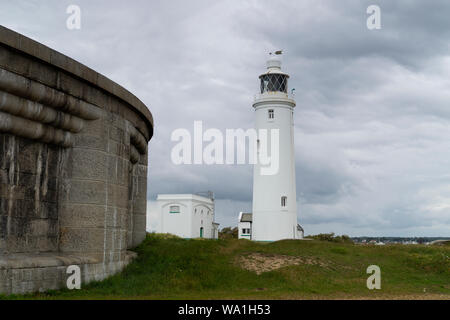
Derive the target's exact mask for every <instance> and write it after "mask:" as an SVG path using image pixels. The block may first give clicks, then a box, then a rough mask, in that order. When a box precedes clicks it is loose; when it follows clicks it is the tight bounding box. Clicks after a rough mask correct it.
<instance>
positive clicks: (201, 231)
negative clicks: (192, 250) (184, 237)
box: [200, 227, 203, 238]
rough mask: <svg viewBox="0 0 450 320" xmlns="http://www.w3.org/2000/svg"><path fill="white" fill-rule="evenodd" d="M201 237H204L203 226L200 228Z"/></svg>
mask: <svg viewBox="0 0 450 320" xmlns="http://www.w3.org/2000/svg"><path fill="white" fill-rule="evenodd" d="M200 238H203V227H201V228H200Z"/></svg>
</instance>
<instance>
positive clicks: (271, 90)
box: [251, 51, 303, 241]
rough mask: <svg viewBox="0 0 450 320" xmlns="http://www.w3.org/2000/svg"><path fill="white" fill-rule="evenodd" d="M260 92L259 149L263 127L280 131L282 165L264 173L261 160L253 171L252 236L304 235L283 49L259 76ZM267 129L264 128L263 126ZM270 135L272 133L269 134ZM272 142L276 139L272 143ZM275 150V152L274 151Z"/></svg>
mask: <svg viewBox="0 0 450 320" xmlns="http://www.w3.org/2000/svg"><path fill="white" fill-rule="evenodd" d="M259 79H260V81H261V86H260V94H258V95H257V97H256V99H255V102H254V103H253V108H254V109H255V129H256V131H257V132H258V146H257V150H258V153H260V152H261V150H260V148H262V146H260V141H261V142H262V141H264V140H267V141H270V139H261V136H260V133H259V132H261V130H260V129H267V131H266V132H270V131H271V130H273V129H278V132H279V148H278V151H279V158H278V159H279V166H278V170H277V172H275V173H274V174H264V173H263V172H262V170H261V167H264V164H261V163H260V162H259V161H258V163H257V164H255V165H254V171H253V214H252V216H253V217H252V220H253V221H252V235H251V239H252V240H256V241H277V240H281V239H301V238H302V236H303V229H302V228H301V227H300V225H298V223H297V201H296V198H297V197H296V187H295V159H294V154H295V150H294V119H293V117H294V107H295V101H294V99H293V97H292V94H288V79H289V75H288V74H286V73H284V72H283V71H281V52H280V51H278V52H276V53H275V54H271V56H270V58H269V60H268V61H267V71H266V72H265V73H263V74H262V75H260V76H259ZM263 131H264V130H263ZM268 136H270V134H268ZM270 144H272V143H270ZM268 148H269V150H270V152H268V155H269V156H271V158H272V159H274V157H276V155H274V154H273V152H276V149H277V148H274V146H272V145H269V146H268ZM271 153H272V154H271Z"/></svg>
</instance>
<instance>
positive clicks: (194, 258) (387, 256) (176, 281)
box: [10, 234, 450, 299]
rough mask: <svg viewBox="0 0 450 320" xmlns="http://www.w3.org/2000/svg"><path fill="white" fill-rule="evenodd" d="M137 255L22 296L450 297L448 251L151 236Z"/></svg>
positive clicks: (71, 297)
mask: <svg viewBox="0 0 450 320" xmlns="http://www.w3.org/2000/svg"><path fill="white" fill-rule="evenodd" d="M135 251H136V252H137V253H138V258H137V259H136V260H135V261H134V262H133V263H131V264H130V265H129V266H128V267H127V268H126V269H125V270H124V271H123V272H122V273H121V274H118V275H116V276H113V277H111V278H109V279H107V280H105V281H102V282H96V283H91V284H89V285H86V286H84V287H83V288H82V289H81V290H73V291H69V290H60V291H54V292H49V293H45V294H35V295H28V296H25V298H31V299H310V298H311V299H317V298H323V299H328V298H329V299H341V298H344V299H346V298H350V299H354V298H356V299H358V298H363V299H365V298H374V299H383V298H401V299H409V298H414V299H426V298H440V299H450V247H449V246H436V247H435V246H424V245H407V246H406V245H387V246H362V245H354V244H341V243H332V242H324V241H316V240H314V241H291V240H286V241H279V242H274V243H254V242H250V241H247V240H234V239H230V240H185V239H179V238H170V237H166V236H162V235H155V234H152V235H148V237H147V239H146V240H145V241H144V242H143V243H142V244H141V245H140V246H139V247H138V248H136V249H135ZM289 264H290V265H289ZM372 264H375V265H378V266H379V267H380V268H381V290H368V289H367V287H366V279H367V277H368V276H369V275H368V274H366V268H367V267H368V266H369V265H372ZM283 265H285V266H283ZM280 266H281V267H280ZM244 267H245V268H248V269H251V270H253V271H251V270H246V269H244ZM277 267H279V268H278V269H274V270H272V271H268V270H270V269H271V268H272V269H273V268H277ZM264 268H266V269H264ZM258 273H259V274H258ZM10 298H20V299H22V298H24V297H23V296H21V297H19V296H16V297H10Z"/></svg>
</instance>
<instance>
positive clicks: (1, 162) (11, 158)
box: [0, 27, 153, 293]
mask: <svg viewBox="0 0 450 320" xmlns="http://www.w3.org/2000/svg"><path fill="white" fill-rule="evenodd" d="M152 135H153V118H152V115H151V113H150V112H149V110H148V109H147V107H146V106H145V105H144V104H143V103H142V102H141V101H140V100H139V99H138V98H136V97H135V96H134V95H132V94H131V93H130V92H128V91H127V90H125V89H124V88H122V87H121V86H119V85H117V84H116V83H114V82H113V81H111V80H109V79H107V78H105V77H104V76H102V75H100V74H98V73H97V72H95V71H93V70H92V69H89V68H87V67H86V66H84V65H82V64H80V63H78V62H76V61H75V60H72V59H70V58H68V57H66V56H64V55H62V54H60V53H58V52H56V51H54V50H51V49H49V48H48V47H46V46H44V45H42V44H39V43H37V42H35V41H33V40H31V39H29V38H26V37H24V36H22V35H20V34H18V33H15V32H13V31H11V30H8V29H6V28H4V27H0V293H23V292H30V291H37V290H41V291H42V290H46V289H48V288H52V289H54V288H58V287H60V286H62V285H64V283H65V281H64V279H65V277H66V276H65V273H64V271H65V267H66V266H67V265H68V264H74V262H77V261H78V262H80V261H81V264H82V265H83V269H82V270H83V272H84V274H83V280H84V281H85V282H88V281H90V280H92V279H102V278H104V277H106V276H108V275H110V274H113V273H114V272H116V271H118V270H120V269H121V268H122V267H123V266H124V265H126V263H128V261H129V260H130V253H129V252H127V249H128V248H131V247H134V246H136V245H137V244H139V243H140V242H141V241H142V240H143V239H144V238H145V226H146V194H147V143H148V141H149V140H150V139H151V137H152ZM30 261H33V263H32V264H31V265H30ZM42 268H44V269H45V270H51V271H49V272H50V273H51V274H54V277H47V278H45V277H41V276H40V275H39V273H36V272H37V271H36V270H37V269H42ZM25 274H26V275H27V276H25Z"/></svg>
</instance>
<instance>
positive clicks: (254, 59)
mask: <svg viewBox="0 0 450 320" xmlns="http://www.w3.org/2000/svg"><path fill="white" fill-rule="evenodd" d="M70 4H76V5H78V6H80V8H81V29H80V30H68V29H67V28H66V19H67V18H68V16H69V15H68V14H66V8H67V6H68V5H70ZM371 4H376V5H379V6H380V8H381V29H380V30H368V29H367V27H366V19H367V17H368V14H367V13H366V9H367V7H368V6H369V5H371ZM0 23H1V24H2V25H4V26H5V27H8V28H10V29H13V30H15V31H17V32H19V33H22V34H24V35H26V36H28V37H30V38H32V39H34V40H37V41H39V42H41V43H43V44H45V45H48V46H49V47H51V48H53V49H55V50H57V51H60V52H62V53H64V54H66V55H68V56H70V57H72V58H74V59H75V60H78V61H80V62H81V63H84V64H86V65H87V66H89V67H91V68H93V69H94V70H96V71H98V72H100V73H102V74H104V75H105V76H107V77H109V78H110V79H112V80H114V81H115V82H117V83H119V84H120V85H122V86H124V87H125V88H126V89H128V90H129V91H131V92H132V93H133V94H135V95H136V96H137V97H138V98H139V99H141V100H142V101H143V102H144V103H145V104H146V105H147V106H148V107H149V108H150V110H151V112H152V113H153V116H154V119H155V135H154V137H153V139H152V140H151V142H150V144H149V179H148V181H149V194H148V197H149V199H150V205H149V208H150V212H149V219H148V220H149V223H148V228H149V229H150V230H153V229H155V228H157V225H158V221H157V219H156V215H155V213H154V211H153V206H152V205H151V200H154V199H155V197H156V194H158V193H194V192H197V191H204V190H212V191H214V192H215V195H216V198H217V199H218V200H217V205H216V214H217V217H216V220H218V222H219V223H221V227H224V226H230V225H236V223H237V215H238V213H239V211H249V210H251V201H252V174H253V170H252V167H251V166H250V165H234V166H226V165H213V166H206V165H181V166H176V165H174V164H172V162H171V159H170V152H171V149H172V147H173V146H174V145H175V143H174V142H172V141H170V135H171V133H172V131H173V130H175V129H177V128H186V129H189V130H192V128H193V122H194V120H202V121H203V125H204V127H205V128H218V129H220V130H225V129H226V128H229V129H234V128H243V129H248V128H252V127H253V124H254V119H253V117H254V111H253V109H252V101H253V98H254V95H255V94H256V93H257V91H258V85H259V84H258V75H259V74H261V73H263V72H264V70H265V61H266V59H267V53H268V52H270V51H273V50H278V49H283V50H284V53H285V54H284V55H283V56H284V57H283V70H284V71H286V72H288V73H289V74H290V75H291V78H290V83H289V86H290V88H295V89H296V90H295V91H296V101H297V107H296V108H295V113H294V121H295V152H296V175H297V177H296V180H297V197H298V199H297V201H298V204H299V205H298V208H299V222H300V223H301V225H302V226H303V227H304V229H305V233H306V234H315V233H323V232H335V233H338V234H349V235H352V236H358V235H372V236H388V235H397V236H450V1H448V0H441V1H438V0H436V1H424V0H417V1H413V0H396V1H392V0H388V1H380V0H372V1H354V0H349V1H343V0H339V1H335V0H329V1H319V0H302V1H300V0H299V1H291V0H289V1H275V0H270V1H243V0H236V1H229V0H227V1H217V0H216V1H196V0H189V1H185V0H184V1H171V0H169V1H167V0H166V1H132V0H130V1H111V0H108V1H92V0H91V1H75V0H71V1H62V0H54V1H42V0H36V1H20V0H19V1H9V0H0Z"/></svg>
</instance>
